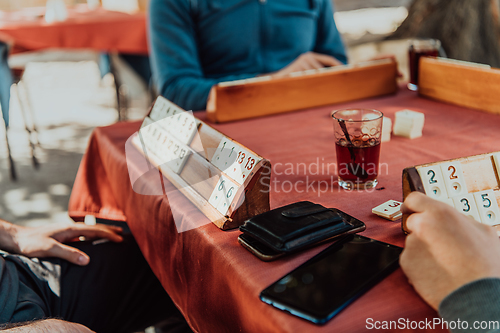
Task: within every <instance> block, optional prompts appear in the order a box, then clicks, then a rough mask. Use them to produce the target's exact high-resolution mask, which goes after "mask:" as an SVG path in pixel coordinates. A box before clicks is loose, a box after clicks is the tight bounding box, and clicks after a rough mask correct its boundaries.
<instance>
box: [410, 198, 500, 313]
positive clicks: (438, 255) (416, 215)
mask: <svg viewBox="0 0 500 333" xmlns="http://www.w3.org/2000/svg"><path fill="white" fill-rule="evenodd" d="M401 210H402V211H403V213H412V214H411V215H410V216H409V217H408V219H407V222H406V223H407V227H408V230H409V231H410V234H409V235H408V237H407V238H406V244H405V248H404V250H403V253H402V254H401V257H400V265H401V268H402V269H403V272H404V273H405V274H406V276H407V277H408V280H409V281H410V283H411V284H412V285H413V287H414V288H415V290H416V291H417V292H418V293H419V294H420V296H421V297H422V298H423V299H424V300H425V301H426V302H427V303H428V304H429V305H430V306H431V307H433V308H434V309H437V308H438V306H439V304H440V303H441V301H442V300H443V299H444V298H445V297H446V296H447V295H448V294H450V293H451V292H452V291H454V290H455V289H457V288H459V287H461V286H463V285H465V284H467V283H469V282H472V281H474V280H477V279H481V278H487V277H500V241H499V239H498V236H497V234H496V232H495V230H494V229H493V228H492V227H489V226H486V225H483V224H480V223H478V222H476V221H474V220H473V219H472V218H470V217H468V216H465V215H464V214H462V213H460V212H458V211H457V210H455V209H454V208H453V207H451V206H449V205H447V204H445V203H442V202H439V201H436V200H434V199H431V198H429V197H428V196H426V195H424V194H422V193H418V192H413V193H411V194H410V195H409V196H408V197H407V198H406V200H405V202H404V204H403V206H402V208H401Z"/></svg>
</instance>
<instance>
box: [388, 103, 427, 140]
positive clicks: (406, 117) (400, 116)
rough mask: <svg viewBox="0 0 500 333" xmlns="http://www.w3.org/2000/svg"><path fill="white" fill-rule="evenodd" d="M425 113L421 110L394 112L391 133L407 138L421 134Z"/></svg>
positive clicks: (413, 137)
mask: <svg viewBox="0 0 500 333" xmlns="http://www.w3.org/2000/svg"><path fill="white" fill-rule="evenodd" d="M424 121H425V115H424V114H423V113H422V112H417V111H411V110H401V111H398V112H396V114H395V120H394V129H393V134H394V135H397V136H402V137H405V138H408V139H415V138H418V137H421V136H422V130H423V128H424Z"/></svg>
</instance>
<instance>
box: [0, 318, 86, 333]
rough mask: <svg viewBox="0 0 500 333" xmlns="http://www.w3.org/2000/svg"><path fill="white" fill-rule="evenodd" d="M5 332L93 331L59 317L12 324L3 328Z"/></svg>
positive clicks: (53, 332)
mask: <svg viewBox="0 0 500 333" xmlns="http://www.w3.org/2000/svg"><path fill="white" fill-rule="evenodd" d="M2 331H4V332H12V333H28V332H37V333H38V332H40V333H45V332H46V333H90V332H93V331H91V330H89V329H88V328H87V327H85V326H82V325H80V324H75V323H70V322H66V321H62V320H58V319H46V320H40V321H34V322H30V323H23V324H20V325H16V324H14V325H10V327H9V326H7V327H6V328H4V329H2Z"/></svg>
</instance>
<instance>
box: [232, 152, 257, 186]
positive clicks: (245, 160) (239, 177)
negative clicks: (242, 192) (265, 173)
mask: <svg viewBox="0 0 500 333" xmlns="http://www.w3.org/2000/svg"><path fill="white" fill-rule="evenodd" d="M237 151H238V153H237V155H236V160H235V161H234V163H233V164H232V165H231V166H230V167H229V168H228V169H226V174H227V175H228V176H229V177H231V178H232V179H234V180H235V181H236V182H237V183H238V184H243V183H245V181H246V180H247V179H248V178H249V177H251V176H252V175H253V174H254V172H255V171H254V168H255V166H256V165H257V164H258V163H259V162H260V159H259V158H258V157H257V156H255V155H254V154H252V153H251V152H249V151H248V150H246V149H244V148H242V147H240V146H238V147H237Z"/></svg>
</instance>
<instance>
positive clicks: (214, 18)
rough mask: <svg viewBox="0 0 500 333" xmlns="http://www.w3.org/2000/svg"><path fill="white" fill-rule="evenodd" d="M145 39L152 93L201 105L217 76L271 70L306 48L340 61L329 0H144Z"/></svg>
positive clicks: (231, 77)
mask: <svg viewBox="0 0 500 333" xmlns="http://www.w3.org/2000/svg"><path fill="white" fill-rule="evenodd" d="M149 40H150V51H151V66H152V69H153V78H154V80H155V83H156V86H157V88H158V89H159V92H160V94H162V95H163V96H165V97H166V98H168V99H169V100H171V101H173V102H174V103H176V104H178V105H179V106H180V107H182V108H184V109H185V110H203V109H205V108H206V102H207V97H208V94H209V92H210V88H211V87H212V86H213V85H215V84H217V83H218V82H223V81H230V80H237V79H245V78H249V77H254V76H256V75H259V74H263V73H270V72H274V71H278V70H280V69H282V68H283V67H285V66H287V65H288V64H290V63H291V62H292V61H293V60H295V59H296V58H297V57H298V56H299V55H301V54H302V53H306V52H309V51H314V52H318V53H323V54H328V55H331V56H333V57H335V58H337V59H338V60H340V61H342V62H344V63H346V62H347V57H346V54H345V49H344V45H343V43H342V40H341V37H340V34H339V32H338V30H337V27H336V25H335V22H334V20H333V8H332V4H331V0H151V2H150V11H149Z"/></svg>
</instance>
